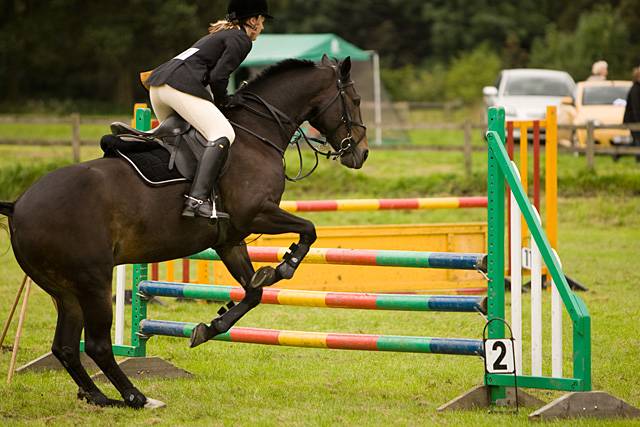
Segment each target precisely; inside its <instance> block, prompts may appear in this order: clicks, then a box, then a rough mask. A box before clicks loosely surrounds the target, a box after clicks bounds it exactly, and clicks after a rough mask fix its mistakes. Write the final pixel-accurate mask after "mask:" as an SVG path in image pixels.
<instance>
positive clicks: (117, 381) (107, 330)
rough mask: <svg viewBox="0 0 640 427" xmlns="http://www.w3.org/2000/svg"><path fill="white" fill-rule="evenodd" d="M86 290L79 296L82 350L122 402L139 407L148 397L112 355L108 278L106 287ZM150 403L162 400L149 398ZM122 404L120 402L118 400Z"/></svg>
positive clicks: (109, 286)
mask: <svg viewBox="0 0 640 427" xmlns="http://www.w3.org/2000/svg"><path fill="white" fill-rule="evenodd" d="M99 283H103V282H102V281H101V282H98V283H95V284H96V285H97V286H95V287H93V288H91V289H90V290H89V289H87V293H86V294H84V295H83V296H82V297H81V298H80V305H81V307H82V312H83V315H84V325H85V327H84V339H85V351H86V353H87V355H88V356H89V357H91V358H92V359H93V361H94V362H96V364H97V365H98V367H99V368H100V369H101V370H102V372H104V374H105V376H106V377H107V378H108V379H109V381H111V383H112V384H113V385H114V386H115V387H116V389H118V391H119V392H120V394H121V395H122V398H123V399H124V404H126V405H127V406H130V407H132V408H142V407H143V406H145V404H146V403H147V398H146V397H145V396H144V395H143V394H142V393H141V392H140V391H139V390H138V389H137V388H135V387H134V386H133V384H132V383H131V381H130V380H129V378H127V376H126V375H125V373H124V372H122V369H120V367H119V366H118V364H117V363H116V360H115V358H114V357H113V350H112V347H111V322H112V316H113V313H112V307H111V280H110V279H109V280H106V283H107V284H106V285H105V286H100V285H99ZM149 401H150V402H153V403H154V404H156V403H161V402H157V401H153V400H152V399H149ZM119 403H120V404H123V403H122V402H119Z"/></svg>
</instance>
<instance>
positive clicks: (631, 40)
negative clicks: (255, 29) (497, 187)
mask: <svg viewBox="0 0 640 427" xmlns="http://www.w3.org/2000/svg"><path fill="white" fill-rule="evenodd" d="M43 3H44V4H43ZM1 4H2V6H1V7H0V11H1V12H2V13H1V14H0V58H2V61H1V62H0V104H1V106H2V109H4V110H7V109H19V108H22V107H25V108H38V105H39V103H44V104H43V106H44V107H46V108H59V109H65V108H72V107H73V108H77V105H78V104H81V103H85V104H87V105H89V106H90V108H93V109H100V108H106V109H113V108H120V109H127V108H128V107H129V105H130V104H131V102H132V100H133V99H140V97H143V96H144V95H145V93H144V90H143V89H142V88H141V87H140V85H139V83H138V81H137V76H138V73H139V72H140V71H142V70H148V69H150V68H153V67H155V66H157V65H159V64H160V63H162V62H164V61H165V60H166V59H168V58H170V57H172V56H174V55H176V54H177V53H179V52H181V51H183V50H184V49H185V48H187V47H188V46H190V45H191V44H192V43H193V42H194V41H195V40H197V39H198V38H199V37H201V36H202V35H204V34H205V33H206V29H207V25H208V23H209V22H212V21H214V20H216V19H218V18H221V17H223V16H224V14H225V11H226V4H227V1H226V0H192V1H182V0H129V1H123V0H112V1H109V2H87V1H80V0H48V1H47V2H41V1H36V0H3V1H2V3H1ZM270 6H271V9H272V12H273V14H274V15H275V16H276V17H277V19H276V20H274V21H272V22H269V23H268V24H267V30H266V32H270V33H335V34H338V35H339V36H341V37H343V38H345V39H347V40H348V41H350V42H352V43H354V44H355V45H357V46H359V47H361V48H363V49H371V50H377V51H378V52H380V55H381V58H382V65H383V78H384V81H385V84H386V86H387V88H388V89H389V90H390V91H391V93H392V95H394V96H395V97H396V98H397V99H406V100H442V99H453V98H462V99H464V100H467V101H472V100H473V99H477V97H478V93H479V92H478V91H479V88H481V87H482V86H483V85H486V84H491V83H492V82H493V79H495V77H496V75H497V72H498V71H499V70H500V69H501V68H512V67H545V68H558V69H564V70H566V71H568V72H569V73H570V74H572V75H573V77H574V78H575V79H576V80H581V79H584V78H585V77H587V76H588V74H589V71H590V66H591V63H592V62H594V61H595V60H598V59H605V60H607V61H608V62H609V69H610V74H611V76H612V77H617V78H624V79H628V78H629V75H630V72H631V68H632V67H633V66H637V65H639V64H640V50H638V46H640V31H638V27H640V3H639V0H611V1H602V0H601V1H595V0H573V1H571V2H558V1H554V0H516V1H511V2H491V1H488V0H474V1H472V2H470V1H464V0H350V1H347V2H345V1H344V0H322V1H309V0H271V1H270Z"/></svg>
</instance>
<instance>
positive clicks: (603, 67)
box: [587, 61, 609, 81]
mask: <svg viewBox="0 0 640 427" xmlns="http://www.w3.org/2000/svg"><path fill="white" fill-rule="evenodd" d="M607 74H609V64H607V61H597V62H594V63H593V65H592V66H591V75H590V76H589V78H588V79H587V81H599V80H607Z"/></svg>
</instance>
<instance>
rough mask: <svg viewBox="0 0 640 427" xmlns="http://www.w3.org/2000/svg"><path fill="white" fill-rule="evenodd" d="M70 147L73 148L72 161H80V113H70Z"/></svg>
mask: <svg viewBox="0 0 640 427" xmlns="http://www.w3.org/2000/svg"><path fill="white" fill-rule="evenodd" d="M71 149H72V150H73V162H74V163H79V162H80V114H78V113H73V114H72V115H71Z"/></svg>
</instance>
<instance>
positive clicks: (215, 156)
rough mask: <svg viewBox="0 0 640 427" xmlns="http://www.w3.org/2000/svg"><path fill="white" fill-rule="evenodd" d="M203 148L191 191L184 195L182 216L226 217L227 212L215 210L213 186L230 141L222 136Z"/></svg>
mask: <svg viewBox="0 0 640 427" xmlns="http://www.w3.org/2000/svg"><path fill="white" fill-rule="evenodd" d="M210 144H211V145H209V146H208V147H206V148H205V149H204V153H203V154H202V158H201V159H200V163H198V169H197V170H196V175H195V177H194V178H193V184H192V185H191V191H190V192H189V195H185V197H186V198H187V200H186V201H185V202H184V210H183V211H182V216H188V217H195V216H200V217H203V218H212V219H216V218H217V219H223V218H224V219H228V218H229V214H227V213H224V212H220V211H216V209H215V205H214V203H213V202H212V200H214V198H215V197H214V194H213V187H214V183H215V182H216V180H217V179H218V175H219V174H220V169H222V166H223V165H224V162H225V160H226V158H227V153H228V151H229V147H230V146H231V143H230V142H229V140H228V139H227V138H225V137H222V138H220V139H218V140H216V141H214V142H212V143H210Z"/></svg>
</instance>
